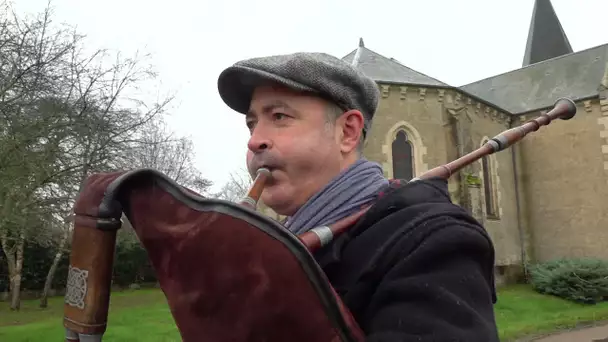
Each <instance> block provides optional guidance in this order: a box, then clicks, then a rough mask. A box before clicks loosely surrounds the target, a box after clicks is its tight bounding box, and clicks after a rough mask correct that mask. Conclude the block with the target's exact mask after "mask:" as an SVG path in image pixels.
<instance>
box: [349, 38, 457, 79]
mask: <svg viewBox="0 0 608 342" xmlns="http://www.w3.org/2000/svg"><path fill="white" fill-rule="evenodd" d="M360 48H361V49H362V50H367V51H369V52H370V53H372V54H373V55H375V56H378V57H380V58H382V59H384V60H386V61H388V62H390V63H393V64H395V65H397V66H398V67H400V68H404V69H406V70H407V71H409V72H414V73H416V74H418V75H420V76H424V77H426V78H428V79H430V80H432V81H434V82H437V83H439V84H441V85H444V86H450V85H449V84H447V83H445V82H443V81H441V80H439V79H437V78H435V77H432V76H429V75H427V74H425V73H422V72H420V71H418V70H416V69H412V68H410V67H408V66H406V65H405V64H403V63H402V62H400V61H398V60H396V59H395V58H392V57H390V58H389V57H386V56H384V55H382V54H380V53H378V52H376V51H374V50H372V49H370V48H368V47H367V46H361V47H360ZM357 50H358V49H354V50H352V51H351V52H349V53H348V54H346V55H345V56H344V57H342V59H345V58H347V57H349V56H350V55H352V54H353V53H356V52H357Z"/></svg>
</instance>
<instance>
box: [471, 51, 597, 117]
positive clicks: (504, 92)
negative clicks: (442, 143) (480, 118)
mask: <svg viewBox="0 0 608 342" xmlns="http://www.w3.org/2000/svg"><path fill="white" fill-rule="evenodd" d="M607 63H608V44H604V45H600V46H596V47H594V48H591V49H587V50H583V51H579V52H576V53H571V54H568V55H565V56H561V57H557V58H553V59H549V60H546V61H543V62H539V63H536V64H532V65H529V66H527V67H524V68H521V69H517V70H513V71H510V72H507V73H504V74H501V75H497V76H493V77H490V78H486V79H483V80H481V81H477V82H473V83H470V84H467V85H464V86H462V87H460V89H462V90H464V91H466V92H468V93H471V94H473V95H475V96H478V97H480V98H481V99H484V100H486V101H488V102H491V103H494V104H496V105H497V106H500V107H502V108H504V109H506V110H508V111H510V112H511V113H514V114H516V113H523V112H528V111H532V110H536V109H541V108H547V107H550V106H552V105H553V104H554V103H555V101H556V100H557V98H559V97H563V96H567V97H570V98H571V99H573V100H575V101H576V100H579V99H583V98H588V97H592V96H595V95H598V93H599V87H600V84H601V80H602V77H603V76H604V72H605V70H606V68H607V67H608V65H607Z"/></svg>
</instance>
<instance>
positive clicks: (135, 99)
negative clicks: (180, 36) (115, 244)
mask: <svg viewBox="0 0 608 342" xmlns="http://www.w3.org/2000/svg"><path fill="white" fill-rule="evenodd" d="M51 17H52V11H51V9H50V8H47V9H46V10H45V11H44V12H43V13H40V14H39V15H37V16H34V17H27V18H25V19H22V18H19V17H18V16H17V15H16V14H15V13H14V12H13V11H12V8H11V7H10V6H9V5H7V4H4V6H3V8H2V10H1V12H0V215H1V216H0V244H1V246H2V250H3V252H4V254H5V256H6V258H5V259H6V262H7V264H8V269H9V273H10V291H11V309H13V310H17V309H19V303H20V300H19V294H20V286H21V268H22V265H23V258H24V257H25V256H24V246H25V244H26V242H32V243H34V242H35V243H46V244H49V243H53V244H55V245H56V246H57V257H56V258H55V262H54V263H53V264H52V265H50V267H49V274H48V275H47V284H45V289H47V291H48V288H50V283H51V282H52V279H53V273H54V270H55V269H56V268H57V263H58V262H59V260H60V259H61V255H62V253H64V251H65V250H66V248H68V247H69V243H68V241H69V239H70V236H71V225H70V224H66V218H68V217H70V215H71V209H72V206H73V203H74V199H75V197H76V196H77V194H78V193H79V191H80V190H81V187H82V184H83V182H84V180H85V179H86V178H87V177H88V175H90V174H91V173H92V172H103V171H114V170H119V169H125V168H133V167H136V166H138V165H149V164H150V163H149V161H140V162H137V161H136V160H135V159H134V156H136V155H137V154H138V153H139V152H142V151H145V149H146V148H150V146H157V147H158V148H159V149H160V150H162V151H164V153H165V154H166V155H167V156H172V158H173V159H171V160H169V161H167V162H166V163H164V164H163V165H164V166H168V165H175V166H177V168H176V169H171V170H169V171H170V172H172V173H173V177H175V178H177V179H181V180H183V182H185V183H187V184H189V185H190V186H196V187H198V188H200V189H203V190H204V189H206V187H208V186H209V185H210V182H208V181H206V180H205V179H204V178H203V177H201V176H200V175H199V174H198V173H197V171H196V169H195V168H194V166H193V163H192V158H193V157H192V153H193V151H192V146H191V143H190V142H189V140H187V139H183V138H182V139H169V138H167V136H168V135H169V134H167V132H166V131H162V130H159V131H158V132H156V133H158V135H157V136H155V137H154V138H155V139H156V140H154V141H153V142H151V141H150V140H149V139H148V138H149V137H148V135H149V134H150V133H149V129H150V128H151V127H163V115H164V114H165V111H166V109H167V106H168V104H169V103H170V102H171V100H172V97H171V96H167V97H160V98H158V99H157V101H144V100H143V99H142V96H144V95H143V94H139V93H138V91H139V88H140V86H141V85H142V84H145V83H146V82H153V81H154V80H155V79H156V77H157V75H156V73H154V71H153V70H152V69H151V68H150V67H149V66H147V65H146V64H145V56H144V57H142V56H139V55H138V54H136V55H135V56H134V57H131V58H129V57H127V58H125V57H123V56H122V55H121V54H120V53H116V54H114V55H113V54H110V53H109V52H108V51H106V50H102V49H100V50H95V51H94V52H92V53H90V54H85V53H84V52H83V51H84V36H82V35H79V34H78V33H76V31H75V30H74V29H72V28H70V27H69V26H67V25H54V24H53V23H52V21H51ZM110 61H111V62H110ZM151 155H154V153H152V154H151ZM34 237H36V239H37V240H36V241H35V240H33V238H34ZM45 293H46V292H45ZM45 296H46V294H45V295H43V300H42V301H41V305H42V306H45V305H46V304H45V303H46V300H45V298H44V297H45Z"/></svg>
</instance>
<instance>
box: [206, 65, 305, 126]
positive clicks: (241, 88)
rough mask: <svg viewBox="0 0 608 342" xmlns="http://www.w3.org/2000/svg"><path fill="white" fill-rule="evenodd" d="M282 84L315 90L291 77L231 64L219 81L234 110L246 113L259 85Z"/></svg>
mask: <svg viewBox="0 0 608 342" xmlns="http://www.w3.org/2000/svg"><path fill="white" fill-rule="evenodd" d="M273 84H274V85H276V84H279V85H282V86H284V87H288V88H291V89H293V90H296V91H306V92H315V93H316V91H315V90H314V89H312V88H310V87H308V86H306V85H303V84H300V83H298V82H294V81H292V80H290V79H287V78H284V77H281V76H278V75H275V74H272V73H269V72H266V71H263V70H259V69H253V68H248V67H244V66H231V67H229V68H227V69H226V70H224V71H222V73H221V74H220V76H219V78H218V81H217V88H218V92H219V94H220V97H221V98H222V100H223V101H224V103H226V105H228V107H230V108H232V109H233V110H235V111H237V112H239V113H242V114H246V113H247V111H249V106H250V103H251V98H252V97H253V92H254V91H255V89H256V88H257V87H259V86H264V85H273Z"/></svg>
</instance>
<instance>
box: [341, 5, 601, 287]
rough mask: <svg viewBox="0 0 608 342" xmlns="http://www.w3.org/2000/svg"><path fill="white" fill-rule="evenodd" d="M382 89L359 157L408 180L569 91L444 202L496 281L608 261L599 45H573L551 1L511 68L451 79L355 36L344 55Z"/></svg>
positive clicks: (464, 173)
mask: <svg viewBox="0 0 608 342" xmlns="http://www.w3.org/2000/svg"><path fill="white" fill-rule="evenodd" d="M357 53H358V54H359V56H358V62H357V67H358V68H360V69H361V70H362V71H363V72H364V73H365V74H366V75H368V76H370V77H372V78H373V79H374V80H375V81H376V82H377V84H378V87H379V89H380V91H381V98H380V102H379V106H378V111H377V113H376V115H375V117H374V122H373V124H372V128H371V131H370V132H369V134H368V138H367V141H366V143H365V148H364V156H365V157H366V158H368V159H369V160H371V161H375V162H378V163H379V164H380V165H382V168H383V170H384V174H385V176H386V177H388V178H400V179H406V180H409V179H411V178H413V177H416V176H419V175H421V174H422V173H424V172H425V171H428V170H430V169H431V168H433V167H435V166H439V165H443V164H446V163H448V162H450V161H452V160H455V159H457V158H458V157H460V156H463V155H465V154H467V153H469V152H472V151H474V150H475V149H477V148H479V147H481V145H483V144H484V143H485V142H486V141H487V140H488V139H491V138H492V137H494V136H495V135H497V134H499V133H501V132H503V131H505V130H507V129H509V128H511V127H516V126H519V125H521V124H523V123H524V122H525V121H526V120H529V119H531V118H534V117H537V116H539V115H541V113H543V112H546V111H548V110H550V109H552V108H553V105H554V103H555V101H556V100H557V99H558V98H560V97H568V98H570V99H572V100H573V101H574V102H575V103H576V106H577V114H576V116H575V117H574V118H572V119H571V120H568V121H563V120H555V121H553V122H552V123H551V124H550V125H549V126H543V127H541V128H540V129H539V130H538V131H537V132H533V133H531V134H529V135H527V136H526V137H525V138H524V139H523V140H522V141H520V142H518V143H517V144H515V145H513V146H512V147H510V148H508V149H506V150H504V151H501V152H498V153H496V154H493V155H490V156H488V157H486V158H483V159H481V160H479V161H478V162H475V163H473V164H472V165H470V166H468V167H465V168H464V169H463V170H461V171H460V172H459V173H458V174H455V175H453V176H452V177H451V178H450V180H449V191H450V195H451V198H452V201H453V202H454V203H456V204H459V205H461V206H462V207H464V208H466V209H467V210H469V211H470V212H471V213H472V214H473V216H474V217H475V218H476V219H478V220H479V221H480V222H481V223H482V224H483V226H484V227H485V228H486V229H487V231H488V233H489V234H490V236H491V238H492V240H493V242H494V245H495V249H496V273H497V274H496V275H497V279H498V281H499V282H502V281H510V278H512V277H515V276H516V275H518V274H521V271H522V270H524V268H525V266H524V265H525V264H527V263H534V262H542V261H547V260H551V259H554V258H560V257H595V258H608V44H604V45H600V46H597V47H593V48H590V49H586V50H583V51H578V52H574V51H573V50H572V47H571V45H570V43H569V41H568V38H567V36H566V34H565V33H564V30H563V29H562V26H561V24H560V22H559V19H558V17H557V15H556V13H555V11H554V9H553V6H552V4H551V2H550V0H536V3H535V5H534V10H533V14H532V20H531V24H530V30H529V34H528V41H527V44H526V50H525V54H524V56H523V58H522V59H523V64H522V67H521V68H520V69H517V70H513V71H510V72H506V73H503V74H500V75H496V76H492V77H488V78H486V79H483V80H479V81H477V82H473V83H471V84H467V85H463V86H452V85H449V84H446V83H444V82H442V81H440V80H437V79H434V78H431V77H429V76H427V75H424V74H423V73H420V72H418V71H415V70H412V69H411V68H408V67H407V66H405V65H403V64H402V63H400V62H399V61H397V60H395V59H392V58H387V57H385V56H382V55H381V54H380V53H378V52H375V51H373V50H372V49H370V48H368V47H366V46H365V45H364V44H363V40H360V42H359V46H358V47H357V48H356V49H354V50H353V51H352V52H351V53H349V54H348V55H346V56H345V57H344V58H343V59H344V60H345V61H348V62H352V60H353V58H354V57H355V55H356V54H357Z"/></svg>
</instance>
